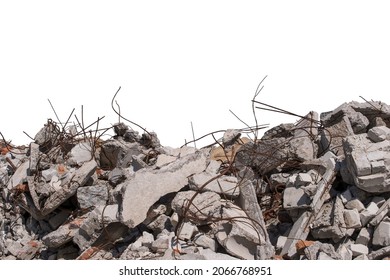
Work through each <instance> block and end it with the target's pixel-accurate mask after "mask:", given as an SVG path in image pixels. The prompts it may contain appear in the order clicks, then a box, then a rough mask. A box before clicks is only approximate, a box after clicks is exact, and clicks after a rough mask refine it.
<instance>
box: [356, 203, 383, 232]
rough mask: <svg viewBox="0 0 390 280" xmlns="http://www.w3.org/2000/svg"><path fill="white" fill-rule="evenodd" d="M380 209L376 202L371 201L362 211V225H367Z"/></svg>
mask: <svg viewBox="0 0 390 280" xmlns="http://www.w3.org/2000/svg"><path fill="white" fill-rule="evenodd" d="M378 210H379V208H378V206H377V205H376V204H375V203H373V202H370V204H368V206H367V208H366V209H365V210H363V211H362V212H360V221H361V222H362V226H365V225H367V224H368V223H369V222H370V220H371V219H373V218H374V217H375V216H376V213H377V211H378Z"/></svg>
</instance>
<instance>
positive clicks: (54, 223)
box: [48, 210, 70, 230]
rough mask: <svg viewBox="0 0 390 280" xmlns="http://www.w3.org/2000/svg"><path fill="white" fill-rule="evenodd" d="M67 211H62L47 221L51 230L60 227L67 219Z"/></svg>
mask: <svg viewBox="0 0 390 280" xmlns="http://www.w3.org/2000/svg"><path fill="white" fill-rule="evenodd" d="M69 215H70V213H69V211H65V210H62V211H60V212H59V213H57V214H55V215H54V216H53V217H51V218H50V219H49V221H48V222H49V225H50V227H51V228H52V229H54V230H55V229H57V228H58V227H59V226H60V225H62V224H63V223H64V222H65V221H66V220H67V219H68V217H69Z"/></svg>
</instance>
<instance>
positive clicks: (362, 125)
mask: <svg viewBox="0 0 390 280" xmlns="http://www.w3.org/2000/svg"><path fill="white" fill-rule="evenodd" d="M120 119H122V118H121V117H120ZM99 120H100V119H99ZM76 123H77V125H76ZM91 127H93V125H89V126H88V124H86V125H85V126H84V123H83V122H81V123H80V122H79V121H78V120H76V122H74V121H72V120H68V122H67V123H66V124H65V125H64V124H60V123H57V122H55V121H53V120H51V119H50V120H48V121H47V123H46V124H45V125H44V127H43V128H42V129H41V130H40V131H38V133H37V134H36V136H35V138H34V142H32V143H28V144H27V145H24V146H14V145H11V141H10V142H5V141H6V140H4V139H0V191H1V196H0V260H19V259H20V260H33V259H34V260H35V259H45V260H46V259H47V260H57V259H82V260H86V259H93V260H95V259H96V260H98V259H99V260H101V259H104V260H111V259H112V260H114V259H121V260H146V259H158V260H175V259H178V260H237V259H248V260H263V259H264V260H266V259H293V260H306V259H308V260H382V259H390V106H389V105H387V104H384V103H383V102H379V101H370V102H364V103H359V102H354V101H353V102H349V103H344V104H341V105H340V106H339V107H338V108H336V109H335V110H333V111H330V112H325V113H322V114H321V115H320V118H319V117H318V114H317V113H316V112H314V111H311V112H309V113H308V114H307V115H305V116H303V117H301V119H300V120H298V121H297V122H296V123H295V124H292V123H282V124H280V125H278V126H276V127H273V128H271V129H269V130H268V131H265V132H264V135H263V136H261V135H260V133H258V131H257V129H261V128H263V127H260V126H258V127H256V128H255V127H250V129H249V127H248V129H228V130H224V131H225V132H224V135H223V137H220V138H218V140H216V139H217V138H213V140H214V141H217V142H216V143H214V144H212V145H209V146H206V147H203V148H199V147H200V145H199V144H198V143H196V146H198V148H195V147H196V146H195V144H194V145H191V146H189V145H184V146H182V147H178V148H173V147H169V146H162V145H161V143H160V140H159V139H158V137H157V134H156V133H155V132H148V131H146V130H145V129H142V127H139V128H141V129H142V131H141V132H138V131H135V130H133V129H132V128H131V127H129V126H128V125H127V124H125V123H122V122H121V121H119V122H117V123H115V124H114V125H112V126H111V128H112V129H113V132H114V133H113V136H112V137H111V138H109V139H108V138H105V136H106V135H103V134H100V133H101V132H100V130H99V129H96V131H88V130H87V128H88V129H90V128H91ZM217 133H219V132H215V134H217ZM242 134H246V136H247V137H243V135H242ZM213 136H215V135H213ZM205 137H209V135H205ZM205 137H201V138H205ZM192 146H194V147H192Z"/></svg>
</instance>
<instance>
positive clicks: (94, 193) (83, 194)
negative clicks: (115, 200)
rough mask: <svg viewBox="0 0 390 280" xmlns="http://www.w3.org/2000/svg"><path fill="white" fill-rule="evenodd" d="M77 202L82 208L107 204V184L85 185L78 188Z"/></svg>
mask: <svg viewBox="0 0 390 280" xmlns="http://www.w3.org/2000/svg"><path fill="white" fill-rule="evenodd" d="M76 195H77V202H78V203H79V205H80V208H81V209H87V208H90V207H96V206H99V205H105V204H106V203H107V200H108V189H107V187H106V186H101V185H97V186H84V187H81V188H78V189H77V194H76Z"/></svg>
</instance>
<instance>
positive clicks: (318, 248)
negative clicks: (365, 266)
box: [304, 241, 341, 260]
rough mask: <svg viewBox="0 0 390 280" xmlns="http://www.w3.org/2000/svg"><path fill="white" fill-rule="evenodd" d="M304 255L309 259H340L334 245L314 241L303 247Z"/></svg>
mask: <svg viewBox="0 0 390 280" xmlns="http://www.w3.org/2000/svg"><path fill="white" fill-rule="evenodd" d="M304 253H305V256H306V257H307V258H308V259H309V260H340V259H341V256H340V254H339V253H337V252H336V251H335V249H334V247H333V246H332V245H331V244H328V243H321V242H319V241H316V242H314V243H313V244H312V245H310V246H307V247H305V248H304Z"/></svg>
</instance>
